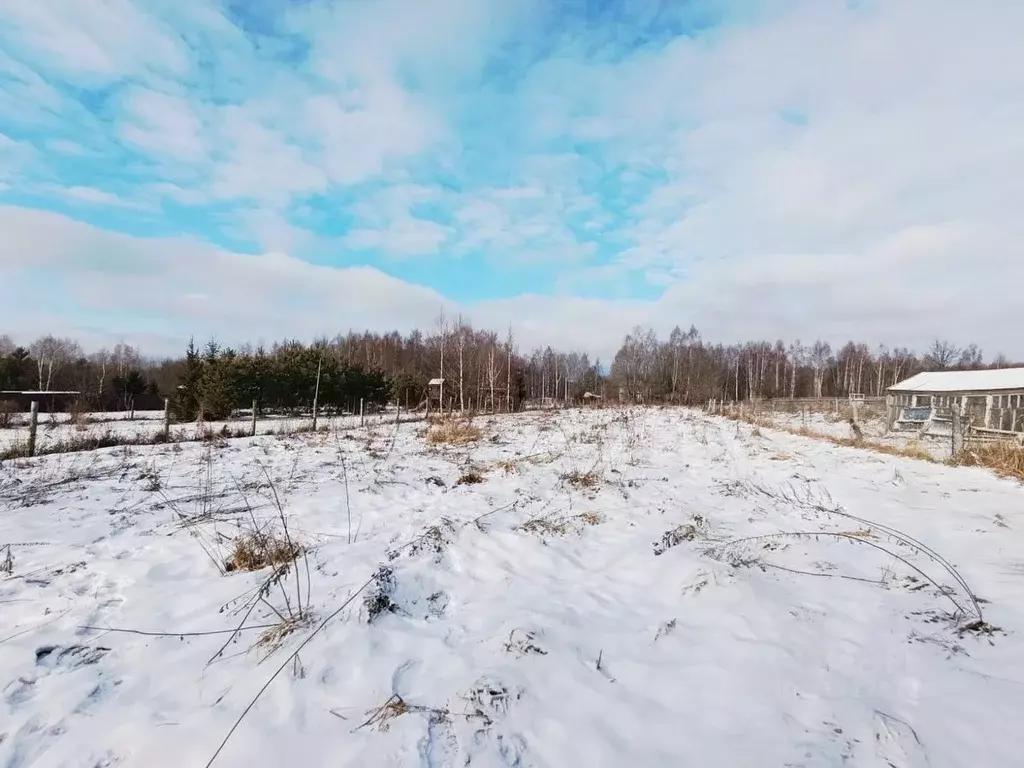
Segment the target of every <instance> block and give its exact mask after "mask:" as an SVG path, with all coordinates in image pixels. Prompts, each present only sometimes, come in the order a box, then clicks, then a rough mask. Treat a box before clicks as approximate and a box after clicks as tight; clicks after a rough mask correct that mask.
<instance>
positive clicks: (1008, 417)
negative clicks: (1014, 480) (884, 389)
mask: <svg viewBox="0 0 1024 768" xmlns="http://www.w3.org/2000/svg"><path fill="white" fill-rule="evenodd" d="M889 398H890V401H889V402H890V424H892V423H893V422H894V421H895V420H896V419H897V418H899V415H898V413H899V412H900V411H902V409H904V408H933V409H936V411H939V412H941V411H950V410H952V409H954V408H957V409H959V411H960V413H961V414H962V415H964V416H966V417H967V418H968V421H969V423H970V424H971V426H973V427H975V428H985V429H996V430H1000V431H1005V432H1024V392H999V393H984V392H941V393H939V392H914V393H909V392H894V393H890V395H889Z"/></svg>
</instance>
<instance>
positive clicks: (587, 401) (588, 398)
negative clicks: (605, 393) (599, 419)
mask: <svg viewBox="0 0 1024 768" xmlns="http://www.w3.org/2000/svg"><path fill="white" fill-rule="evenodd" d="M602 400H604V398H603V397H601V395H596V394H594V393H593V392H584V393H583V404H584V405H589V406H592V407H593V406H598V405H601V401H602Z"/></svg>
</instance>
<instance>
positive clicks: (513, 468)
mask: <svg viewBox="0 0 1024 768" xmlns="http://www.w3.org/2000/svg"><path fill="white" fill-rule="evenodd" d="M494 466H496V467H497V468H498V469H500V470H502V471H503V472H504V473H505V474H506V475H516V474H519V466H518V465H517V464H516V463H515V462H514V461H511V460H509V459H503V460H501V461H499V462H497V463H495V465H494Z"/></svg>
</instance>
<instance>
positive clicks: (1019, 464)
mask: <svg viewBox="0 0 1024 768" xmlns="http://www.w3.org/2000/svg"><path fill="white" fill-rule="evenodd" d="M953 463H954V464H957V465H958V466H961V467H987V468H988V469H991V470H993V471H995V473H996V474H998V475H1001V476H1002V477H1012V478H1015V479H1017V480H1020V481H1022V482H1024V447H1022V446H1018V445H1014V444H1013V443H1011V442H1009V441H1008V440H1000V441H998V442H991V443H979V444H977V445H971V446H969V447H967V448H965V449H964V450H962V451H961V452H960V454H959V455H958V456H957V457H956V459H954V462H953Z"/></svg>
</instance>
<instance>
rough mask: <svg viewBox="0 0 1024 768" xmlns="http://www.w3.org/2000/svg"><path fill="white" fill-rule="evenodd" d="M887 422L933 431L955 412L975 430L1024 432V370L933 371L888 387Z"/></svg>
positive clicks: (998, 432) (891, 425)
mask: <svg viewBox="0 0 1024 768" xmlns="http://www.w3.org/2000/svg"><path fill="white" fill-rule="evenodd" d="M886 405H887V414H888V424H889V427H890V428H896V429H914V428H916V429H922V430H926V431H927V430H928V429H930V428H931V427H932V426H933V425H935V424H943V423H947V422H949V421H951V419H952V413H953V410H954V409H955V410H956V411H958V412H959V414H960V416H961V417H962V418H963V419H964V423H965V424H966V425H967V426H968V427H969V428H970V430H971V431H972V432H977V433H980V434H984V433H990V434H993V435H998V434H1003V435H1015V434H1024V368H995V369H991V370H983V371H929V372H927V373H919V374H917V375H916V376H911V377H910V378H909V379H907V380H905V381H901V382H899V383H898V384H894V385H893V386H891V387H889V390H888V395H887V397H886Z"/></svg>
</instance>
